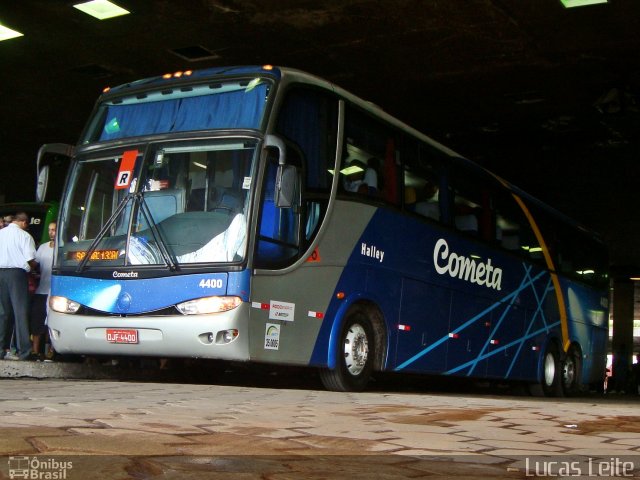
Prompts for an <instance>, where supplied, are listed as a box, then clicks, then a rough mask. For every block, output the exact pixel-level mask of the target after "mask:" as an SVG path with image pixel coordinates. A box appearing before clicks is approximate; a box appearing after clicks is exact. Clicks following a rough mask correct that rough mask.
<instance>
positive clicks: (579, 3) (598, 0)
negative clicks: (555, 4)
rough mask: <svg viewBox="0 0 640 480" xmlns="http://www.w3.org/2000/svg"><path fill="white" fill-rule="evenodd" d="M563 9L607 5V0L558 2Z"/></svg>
mask: <svg viewBox="0 0 640 480" xmlns="http://www.w3.org/2000/svg"><path fill="white" fill-rule="evenodd" d="M560 1H561V2H562V5H564V8H573V7H586V6H587V5H596V4H598V3H607V0H560Z"/></svg>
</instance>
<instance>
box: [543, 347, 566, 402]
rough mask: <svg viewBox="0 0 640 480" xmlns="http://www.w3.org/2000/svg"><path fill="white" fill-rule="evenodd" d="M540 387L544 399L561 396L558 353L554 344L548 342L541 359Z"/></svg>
mask: <svg viewBox="0 0 640 480" xmlns="http://www.w3.org/2000/svg"><path fill="white" fill-rule="evenodd" d="M541 373H542V375H541V378H540V386H541V387H542V393H543V394H544V396H545V397H561V396H562V366H561V364H560V351H559V350H558V346H557V345H556V344H555V343H554V342H549V344H548V345H547V348H546V350H545V352H544V357H543V359H542V372H541Z"/></svg>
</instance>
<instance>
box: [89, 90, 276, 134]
mask: <svg viewBox="0 0 640 480" xmlns="http://www.w3.org/2000/svg"><path fill="white" fill-rule="evenodd" d="M266 96H267V85H266V84H265V85H258V86H257V87H255V88H253V89H251V90H249V91H246V90H239V91H235V92H226V93H221V94H217V95H207V96H198V97H187V98H180V99H168V100H165V101H162V102H149V103H136V104H128V105H109V106H108V109H107V114H106V115H105V117H104V118H105V124H104V127H103V129H102V133H101V136H100V139H99V140H100V141H104V140H115V139H120V138H126V137H136V136H140V135H152V134H158V133H170V132H185V131H191V130H206V129H231V128H258V127H259V126H260V122H261V120H262V113H263V112H264V105H265V103H266Z"/></svg>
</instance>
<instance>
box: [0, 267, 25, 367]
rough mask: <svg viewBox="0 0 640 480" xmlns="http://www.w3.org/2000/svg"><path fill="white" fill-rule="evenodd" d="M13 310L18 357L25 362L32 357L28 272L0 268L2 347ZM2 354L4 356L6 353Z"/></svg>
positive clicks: (19, 269)
mask: <svg viewBox="0 0 640 480" xmlns="http://www.w3.org/2000/svg"><path fill="white" fill-rule="evenodd" d="M12 309H13V316H14V321H15V335H16V345H17V347H18V356H19V357H20V359H23V360H24V359H27V358H29V356H30V355H31V341H30V340H29V282H28V279H27V272H25V271H24V270H23V269H21V268H0V345H4V344H5V343H6V338H5V336H6V334H7V330H8V328H7V327H8V325H7V322H8V321H9V318H10V315H9V312H11V310H12ZM1 354H2V356H4V351H3V352H1Z"/></svg>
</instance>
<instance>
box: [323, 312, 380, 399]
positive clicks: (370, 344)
mask: <svg viewBox="0 0 640 480" xmlns="http://www.w3.org/2000/svg"><path fill="white" fill-rule="evenodd" d="M336 347H337V348H336V355H337V358H336V367H335V368H334V369H328V368H324V369H322V370H320V379H321V380H322V383H323V385H324V386H325V388H326V389H327V390H332V391H336V392H359V391H362V390H364V389H365V387H366V386H367V383H368V382H369V379H370V378H371V372H372V370H373V361H374V358H375V339H374V336H373V328H372V327H371V322H370V321H369V320H368V318H367V317H366V315H365V313H364V311H362V310H360V309H358V308H356V309H355V310H354V311H352V312H350V313H349V314H348V316H347V318H346V320H345V322H344V325H343V327H342V329H341V331H340V336H339V338H338V344H337V346H336Z"/></svg>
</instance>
